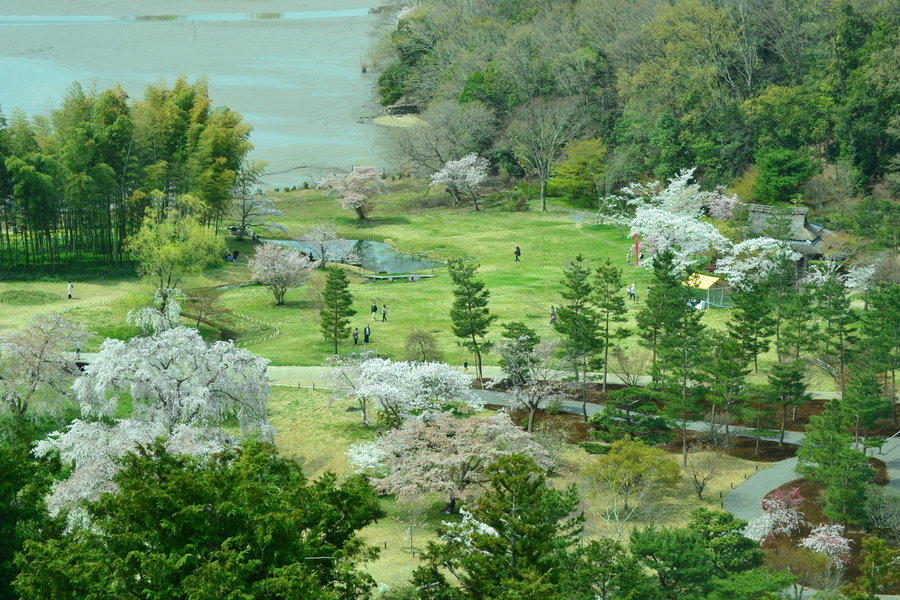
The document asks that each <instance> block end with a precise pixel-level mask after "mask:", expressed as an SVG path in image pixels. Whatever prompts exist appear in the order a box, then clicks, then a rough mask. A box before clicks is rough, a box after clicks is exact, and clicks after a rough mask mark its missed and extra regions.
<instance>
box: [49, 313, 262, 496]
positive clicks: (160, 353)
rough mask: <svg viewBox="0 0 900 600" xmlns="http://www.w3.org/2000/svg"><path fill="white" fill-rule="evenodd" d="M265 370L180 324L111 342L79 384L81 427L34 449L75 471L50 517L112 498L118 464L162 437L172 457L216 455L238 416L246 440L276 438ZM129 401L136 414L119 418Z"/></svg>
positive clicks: (59, 488)
mask: <svg viewBox="0 0 900 600" xmlns="http://www.w3.org/2000/svg"><path fill="white" fill-rule="evenodd" d="M267 363H268V361H266V360H265V359H262V358H259V357H257V356H254V355H252V354H250V353H249V352H248V351H246V350H242V349H239V348H235V347H234V345H233V344H232V343H231V342H216V343H213V344H207V343H206V342H204V341H203V339H202V338H201V337H200V334H199V333H198V332H197V330H195V329H190V328H187V327H180V326H179V327H174V328H169V329H164V330H161V331H157V332H156V333H154V334H153V335H150V336H144V337H135V338H132V339H131V340H129V341H127V342H123V341H121V340H112V339H110V340H107V341H105V342H104V343H103V346H102V348H101V350H100V352H99V353H98V355H97V357H96V359H95V360H94V362H92V363H91V364H90V365H89V366H88V367H87V369H86V370H85V373H84V375H82V376H81V377H80V378H79V379H78V380H76V381H75V383H74V385H73V386H72V389H73V390H74V392H75V397H76V399H77V400H78V402H79V404H80V406H81V415H82V419H81V420H76V421H75V422H74V423H72V425H71V426H69V427H68V428H67V429H66V430H65V431H62V432H56V433H55V434H52V435H51V436H50V438H49V439H48V440H47V441H45V442H42V443H41V444H40V445H38V447H37V448H36V450H35V453H36V454H39V455H40V454H46V453H47V452H49V451H50V450H51V449H53V448H55V449H58V450H59V451H60V453H61V456H62V458H63V459H64V460H66V461H70V462H71V463H72V464H73V467H74V469H73V471H72V473H71V475H70V476H69V478H68V479H66V480H65V481H62V482H59V483H57V484H56V485H55V486H54V488H53V491H52V492H51V496H50V499H49V502H50V505H51V507H52V509H53V510H54V511H57V512H58V511H59V510H62V509H63V508H66V507H71V506H73V505H74V504H75V503H76V502H77V501H79V500H82V499H85V498H95V497H96V496H97V495H98V494H100V493H102V492H104V491H111V490H112V487H111V486H112V483H111V481H110V480H111V477H112V475H113V473H115V469H116V462H115V459H116V458H117V457H120V456H122V455H124V454H125V453H127V452H129V451H131V450H133V449H134V448H135V447H136V445H137V444H146V443H149V442H151V441H153V440H155V439H157V438H164V439H165V443H166V445H167V447H168V448H170V449H171V451H173V452H183V453H189V454H205V453H210V452H215V451H216V450H218V449H219V448H221V447H222V446H223V445H224V444H226V443H228V441H229V439H230V438H229V437H228V436H227V435H225V434H224V432H223V431H222V430H221V429H219V426H220V425H221V424H222V423H224V422H225V421H226V420H228V419H230V418H232V417H234V418H237V420H238V421H239V422H240V424H241V430H242V432H243V433H245V434H246V433H251V432H252V433H254V434H255V435H257V436H259V437H260V438H261V439H264V440H272V439H273V437H274V435H273V431H272V428H271V426H270V425H269V422H268V420H267V418H266V403H267V402H268V398H269V391H270V387H269V383H268V378H267V376H266V364H267ZM126 401H127V402H129V403H130V405H129V406H130V412H131V414H130V416H129V417H128V418H125V419H121V418H116V416H117V415H118V414H120V411H121V409H122V408H123V404H124V403H125V402H126Z"/></svg>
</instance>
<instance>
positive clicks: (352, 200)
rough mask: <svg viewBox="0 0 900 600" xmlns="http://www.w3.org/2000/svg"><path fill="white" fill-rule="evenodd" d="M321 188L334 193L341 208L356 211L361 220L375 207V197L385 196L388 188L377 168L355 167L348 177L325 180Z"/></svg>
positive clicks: (320, 185)
mask: <svg viewBox="0 0 900 600" xmlns="http://www.w3.org/2000/svg"><path fill="white" fill-rule="evenodd" d="M319 188H320V189H323V190H329V191H331V192H332V193H334V195H335V196H336V198H337V202H338V204H339V205H340V206H341V208H349V209H352V210H355V211H356V214H357V215H359V218H360V219H365V218H366V215H368V214H369V212H370V211H371V210H372V208H373V207H374V203H375V200H374V199H375V196H377V195H378V194H383V193H384V192H385V190H386V189H387V186H385V184H384V181H383V180H382V179H381V174H380V173H379V172H378V169H376V168H375V167H353V170H352V171H351V172H350V174H349V175H347V176H346V177H327V178H325V179H323V180H322V181H321V182H319Z"/></svg>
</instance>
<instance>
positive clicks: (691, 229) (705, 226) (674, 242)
mask: <svg viewBox="0 0 900 600" xmlns="http://www.w3.org/2000/svg"><path fill="white" fill-rule="evenodd" d="M631 234H632V235H634V234H639V235H640V236H641V237H642V238H654V239H655V240H656V244H655V246H656V247H657V248H658V249H660V250H663V249H665V248H668V249H670V250H672V252H674V253H675V261H674V262H675V267H676V268H677V269H679V270H683V269H686V268H687V267H688V266H689V265H691V264H692V263H693V262H694V260H695V257H696V256H698V255H708V254H720V255H723V254H726V253H728V251H729V250H730V249H731V242H729V241H728V239H727V238H726V237H725V236H724V235H722V234H721V233H719V230H718V229H716V228H715V227H714V226H713V225H712V224H710V223H706V222H704V221H701V220H700V219H699V218H697V216H696V215H695V214H687V213H675V212H671V211H669V210H666V209H664V208H657V207H655V206H646V207H642V208H638V209H637V211H636V212H635V214H634V218H633V219H632V221H631ZM650 263H652V256H651V258H650V260H649V261H646V264H650Z"/></svg>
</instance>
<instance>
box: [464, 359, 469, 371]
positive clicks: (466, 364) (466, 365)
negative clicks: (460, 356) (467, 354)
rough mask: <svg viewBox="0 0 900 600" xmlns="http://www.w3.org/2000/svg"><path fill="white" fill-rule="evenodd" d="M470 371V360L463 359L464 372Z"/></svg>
mask: <svg viewBox="0 0 900 600" xmlns="http://www.w3.org/2000/svg"><path fill="white" fill-rule="evenodd" d="M468 372H469V361H467V360H464V361H463V373H468Z"/></svg>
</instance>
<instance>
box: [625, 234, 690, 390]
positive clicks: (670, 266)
mask: <svg viewBox="0 0 900 600" xmlns="http://www.w3.org/2000/svg"><path fill="white" fill-rule="evenodd" d="M674 260H675V254H674V253H673V252H672V251H671V250H663V251H662V252H660V253H659V254H657V255H656V256H655V257H654V258H653V279H652V280H651V282H650V287H648V288H647V293H648V297H647V302H646V303H645V304H644V306H643V307H641V309H640V310H639V311H638V312H637V315H635V318H636V320H637V325H638V331H639V333H640V336H641V345H643V346H644V347H646V348H649V349H650V350H651V351H652V352H653V365H652V369H651V373H652V375H653V379H654V380H656V379H657V377H658V375H659V373H658V367H657V364H656V363H657V354H658V346H659V340H660V337H661V335H662V333H663V328H664V326H665V323H666V322H667V321H670V320H671V319H672V315H677V314H678V313H679V312H680V311H681V307H682V306H683V304H684V303H685V302H686V301H687V294H686V290H685V289H684V286H682V285H681V280H680V278H679V273H677V272H676V271H675V267H674Z"/></svg>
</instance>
